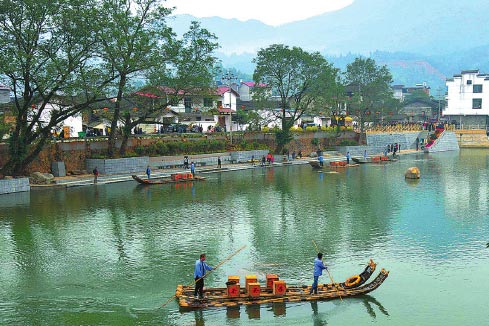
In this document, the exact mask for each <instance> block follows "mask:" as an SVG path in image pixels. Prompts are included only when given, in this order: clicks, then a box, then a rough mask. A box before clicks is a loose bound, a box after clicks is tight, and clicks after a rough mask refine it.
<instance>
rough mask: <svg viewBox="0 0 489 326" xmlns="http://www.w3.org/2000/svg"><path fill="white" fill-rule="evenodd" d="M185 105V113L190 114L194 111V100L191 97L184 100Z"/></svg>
mask: <svg viewBox="0 0 489 326" xmlns="http://www.w3.org/2000/svg"><path fill="white" fill-rule="evenodd" d="M183 105H184V106H185V112H187V113H188V112H190V111H191V110H192V98H191V97H185V98H184V99H183Z"/></svg>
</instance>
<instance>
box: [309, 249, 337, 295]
mask: <svg viewBox="0 0 489 326" xmlns="http://www.w3.org/2000/svg"><path fill="white" fill-rule="evenodd" d="M312 243H313V244H314V247H315V248H316V252H317V253H319V248H318V245H317V244H316V241H314V240H312ZM326 271H327V272H328V275H329V279H330V280H331V282H332V283H333V285H334V287H335V289H336V293H338V296H339V297H340V300H341V301H343V298H342V297H341V294H340V291H339V290H338V286H337V285H336V283H335V282H334V280H333V276H331V273H330V272H329V268H326Z"/></svg>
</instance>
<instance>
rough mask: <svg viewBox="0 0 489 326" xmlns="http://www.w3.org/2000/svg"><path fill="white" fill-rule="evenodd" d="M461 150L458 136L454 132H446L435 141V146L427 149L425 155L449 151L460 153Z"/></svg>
mask: <svg viewBox="0 0 489 326" xmlns="http://www.w3.org/2000/svg"><path fill="white" fill-rule="evenodd" d="M459 149H460V148H459V146H458V141H457V136H456V135H455V133H454V132H453V131H444V132H442V133H441V134H440V136H439V137H438V139H436V140H435V142H434V143H433V145H431V146H430V147H425V148H424V152H425V153H436V152H447V151H458V150H459Z"/></svg>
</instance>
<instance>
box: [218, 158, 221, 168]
mask: <svg viewBox="0 0 489 326" xmlns="http://www.w3.org/2000/svg"><path fill="white" fill-rule="evenodd" d="M217 167H218V168H219V169H220V168H221V157H220V156H218V157H217Z"/></svg>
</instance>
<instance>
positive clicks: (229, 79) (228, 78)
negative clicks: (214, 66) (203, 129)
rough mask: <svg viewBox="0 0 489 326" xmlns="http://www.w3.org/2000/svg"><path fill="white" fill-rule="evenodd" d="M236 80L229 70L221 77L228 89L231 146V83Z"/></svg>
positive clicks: (231, 139)
mask: <svg viewBox="0 0 489 326" xmlns="http://www.w3.org/2000/svg"><path fill="white" fill-rule="evenodd" d="M235 79H236V76H235V75H234V74H233V73H231V72H230V71H229V70H228V72H226V73H225V74H224V76H222V78H221V80H222V82H223V83H224V82H226V84H227V85H228V87H229V139H230V141H231V145H232V144H233V105H232V93H231V91H232V88H231V85H232V82H233V80H235Z"/></svg>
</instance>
